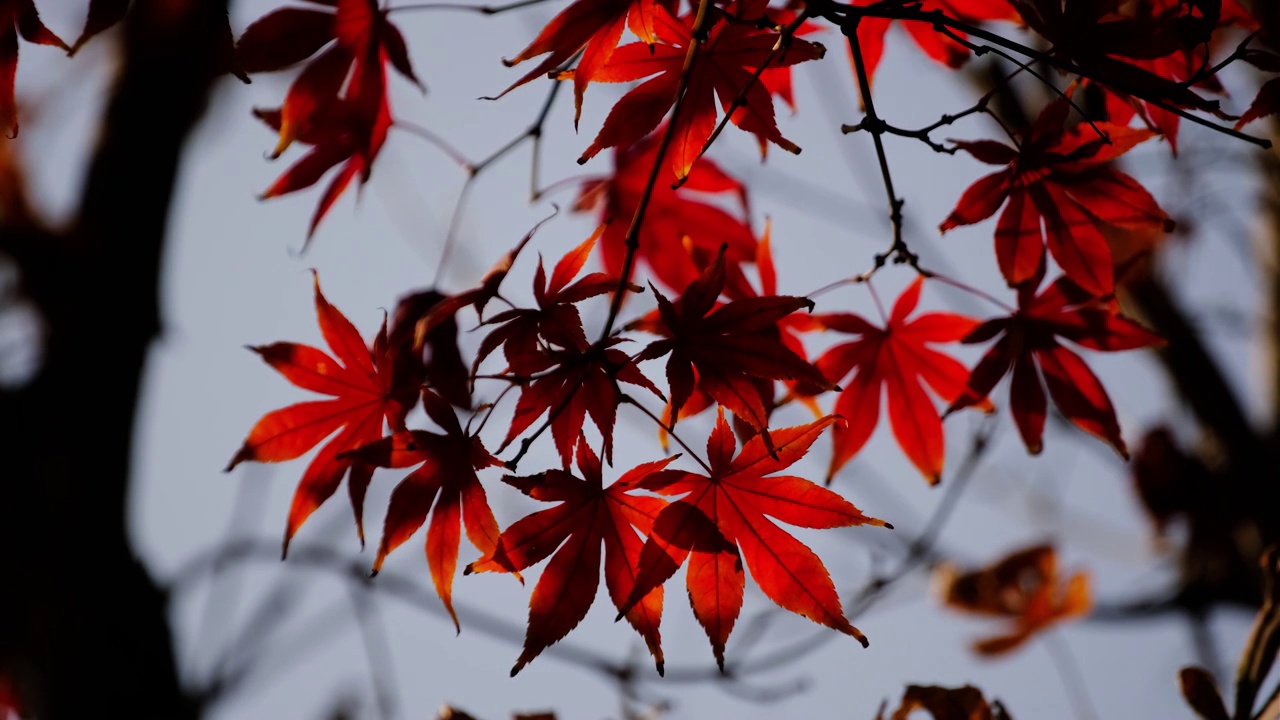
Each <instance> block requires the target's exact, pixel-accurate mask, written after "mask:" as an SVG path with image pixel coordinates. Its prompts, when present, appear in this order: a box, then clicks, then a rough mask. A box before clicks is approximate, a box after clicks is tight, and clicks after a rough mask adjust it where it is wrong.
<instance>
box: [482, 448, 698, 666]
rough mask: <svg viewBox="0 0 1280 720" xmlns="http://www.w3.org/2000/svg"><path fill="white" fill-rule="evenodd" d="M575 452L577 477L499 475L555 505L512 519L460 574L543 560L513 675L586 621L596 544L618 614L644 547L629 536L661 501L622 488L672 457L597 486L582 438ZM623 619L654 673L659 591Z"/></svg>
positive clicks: (597, 472) (596, 470)
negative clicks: (646, 651) (644, 650)
mask: <svg viewBox="0 0 1280 720" xmlns="http://www.w3.org/2000/svg"><path fill="white" fill-rule="evenodd" d="M577 455H578V457H577V459H578V469H579V470H580V471H581V473H582V477H581V478H579V477H577V476H575V475H573V474H571V473H569V472H567V471H562V470H547V471H546V472H542V473H538V474H537V475H531V476H523V477H517V476H513V475H508V476H507V477H505V478H503V481H504V482H506V483H507V484H508V485H511V486H512V487H514V488H516V489H518V490H520V491H521V492H523V493H524V494H525V495H528V496H530V497H532V498H533V499H535V500H541V501H543V502H558V503H560V505H557V506H556V507H554V508H551V509H548V510H541V511H538V512H535V513H533V514H532V515H529V516H527V517H525V518H523V519H521V520H519V521H517V522H516V523H515V524H513V525H512V526H511V527H509V528H507V529H506V530H505V531H504V532H503V533H502V536H501V537H500V538H498V543H497V546H496V547H495V548H494V550H493V552H492V553H490V554H489V555H486V556H485V557H483V558H481V559H479V560H477V561H475V562H473V563H471V564H470V565H468V566H467V569H466V570H465V572H466V573H472V572H517V571H520V570H524V569H526V568H529V567H532V566H533V565H536V564H537V563H540V562H542V561H543V560H545V559H546V558H547V557H548V556H550V557H551V561H550V562H549V563H547V568H546V570H545V571H544V572H543V573H542V577H541V578H539V579H538V584H537V585H536V586H534V588H533V596H532V597H531V598H530V600H529V629H528V632H527V633H526V635H525V641H524V651H523V652H521V653H520V658H519V659H518V660H517V661H516V664H515V667H513V668H511V674H512V675H513V676H514V675H515V674H516V673H518V672H519V671H520V669H521V668H523V667H524V666H525V665H527V664H528V663H529V662H530V661H532V660H533V659H534V658H535V657H537V656H538V654H539V653H541V652H542V651H543V650H544V649H546V648H547V647H549V646H550V645H552V644H553V643H556V642H558V641H559V640H560V639H562V638H563V637H564V636H565V635H567V634H568V633H569V632H570V631H571V630H573V628H575V627H577V626H578V623H580V622H582V619H583V618H584V617H586V615H587V610H589V609H590V608H591V604H592V602H593V601H594V600H595V597H596V588H597V587H598V585H599V582H600V560H601V558H600V555H601V550H600V549H601V547H602V546H603V548H604V580H605V587H606V588H608V591H609V597H610V599H612V600H613V604H614V605H615V606H616V607H618V609H619V610H621V609H622V604H623V603H624V602H625V601H626V600H627V598H628V597H630V596H631V593H632V591H633V590H634V589H635V584H636V576H637V575H636V574H637V572H638V569H639V562H640V549H641V547H643V545H644V541H643V539H642V538H641V536H640V535H637V534H636V532H637V531H639V532H640V533H641V534H643V535H646V536H647V535H648V534H649V530H650V529H651V528H652V526H653V519H654V518H655V517H657V516H658V513H659V512H661V511H662V508H664V507H665V506H666V501H664V500H661V499H659V498H655V497H647V496H642V495H632V494H630V493H629V491H630V490H632V489H634V488H635V486H636V484H637V483H640V482H642V481H644V480H645V479H646V478H648V477H649V476H651V475H654V474H655V473H658V472H659V471H662V470H663V469H664V468H666V466H667V465H669V464H670V463H671V462H672V461H673V460H675V459H676V457H679V456H678V455H677V456H673V457H669V458H666V459H664V460H659V461H657V462H649V463H643V464H641V465H637V466H636V467H634V468H632V469H630V470H628V471H627V472H625V473H623V475H622V476H621V477H619V478H618V479H617V480H616V481H614V482H613V484H612V485H610V486H609V487H608V488H605V487H604V481H603V478H602V473H601V466H600V458H599V457H597V456H596V454H595V453H593V452H592V451H591V448H590V447H589V446H588V445H587V440H586V438H585V437H580V439H579V440H578V453H577ZM552 553H554V555H553V554H552ZM625 615H626V618H627V621H628V622H629V623H631V626H632V627H634V628H635V630H636V632H638V633H640V636H641V637H642V638H644V641H645V644H646V645H648V647H649V652H650V653H651V654H652V655H653V658H654V662H655V663H656V664H657V668H658V674H659V675H661V674H662V668H663V657H662V638H661V636H660V634H659V632H658V625H659V623H660V622H661V621H662V588H661V587H657V588H654V589H653V590H651V591H650V592H649V593H648V594H647V595H645V596H644V598H643V599H641V600H640V601H639V602H637V603H635V604H634V605H633V606H632V607H631V608H630V609H629V610H628V611H627V612H626V613H625Z"/></svg>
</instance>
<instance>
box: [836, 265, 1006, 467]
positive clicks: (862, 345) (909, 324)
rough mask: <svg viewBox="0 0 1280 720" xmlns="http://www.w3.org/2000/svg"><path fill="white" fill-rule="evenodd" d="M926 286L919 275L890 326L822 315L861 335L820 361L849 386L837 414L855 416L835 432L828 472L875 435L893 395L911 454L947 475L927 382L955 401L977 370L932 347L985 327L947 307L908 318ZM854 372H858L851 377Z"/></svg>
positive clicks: (893, 417)
mask: <svg viewBox="0 0 1280 720" xmlns="http://www.w3.org/2000/svg"><path fill="white" fill-rule="evenodd" d="M923 284H924V278H917V279H916V281H915V282H913V283H912V284H911V285H910V286H909V287H908V288H907V289H906V290H905V291H903V293H902V295H900V296H899V297H898V301H897V302H896V303H894V305H893V310H892V312H890V314H889V317H888V318H887V319H886V320H885V326H884V327H883V328H881V327H877V326H875V325H873V324H872V323H870V322H868V321H867V320H865V319H863V318H862V317H861V316H860V315H855V314H852V313H832V314H824V315H818V316H816V317H815V318H814V319H815V320H817V321H818V322H819V323H821V324H822V325H823V326H824V327H826V328H828V329H830V330H835V331H836V332H842V333H849V334H853V335H858V336H860V337H859V338H858V339H857V340H854V341H853V342H847V343H841V344H839V345H836V346H834V347H832V348H831V349H830V350H827V351H826V352H825V353H823V355H822V357H819V358H818V360H817V361H816V362H815V364H816V365H817V367H818V369H819V370H821V371H822V372H823V374H825V375H826V376H827V378H828V379H830V380H831V381H832V382H836V383H841V384H842V387H843V388H844V390H842V391H841V393H840V397H839V399H838V400H836V405H835V413H836V414H837V415H839V416H841V417H843V418H845V420H846V421H848V424H847V425H845V426H844V427H840V426H837V427H836V428H835V431H834V432H833V433H832V439H833V440H834V442H835V452H834V453H833V454H832V456H831V465H830V468H829V469H828V470H827V479H828V481H830V479H831V478H832V477H834V476H835V474H836V473H837V472H839V470H840V468H842V467H844V464H845V463H847V462H848V461H849V460H850V459H851V458H852V457H853V456H854V455H856V454H857V453H858V451H859V450H861V449H862V446H863V445H865V444H866V442H867V440H868V439H869V438H870V437H871V433H872V431H873V430H875V428H876V425H877V424H878V423H879V421H880V402H881V401H880V396H881V395H882V394H884V395H887V396H888V406H889V422H890V424H891V426H892V427H893V435H894V437H895V438H897V440H898V446H899V447H901V448H902V452H903V454H905V455H906V456H907V458H908V459H909V460H911V463H912V464H913V465H915V466H916V469H918V470H919V471H920V472H921V473H922V474H923V475H924V476H925V478H926V479H927V480H928V481H929V482H930V483H931V484H936V483H937V482H938V481H939V480H941V479H942V462H943V457H944V455H945V444H944V442H945V441H944V438H943V430H942V419H941V417H940V416H939V414H938V410H937V408H936V407H935V405H934V402H933V399H932V398H930V397H929V394H928V393H926V392H925V389H924V387H925V385H926V384H927V385H928V386H929V387H930V388H931V389H932V390H933V392H934V393H935V394H936V395H937V396H938V397H940V398H942V400H943V401H945V402H947V403H950V402H953V401H955V400H956V398H958V397H959V396H960V393H961V392H962V391H963V390H964V387H965V381H966V380H967V379H968V377H969V371H968V370H966V369H965V367H964V365H961V364H960V363H959V362H958V361H957V360H955V359H953V358H951V357H950V356H948V355H944V354H942V353H940V352H938V351H937V350H934V349H932V348H930V347H928V346H929V345H930V344H933V343H953V342H958V341H960V340H961V339H963V338H964V337H966V336H967V335H968V334H969V333H970V332H972V331H973V329H974V328H975V327H977V326H978V321H977V320H974V319H972V318H968V317H965V316H963V315H956V314H953V313H941V312H933V313H924V314H922V315H917V316H916V317H915V318H913V319H908V318H909V316H910V315H911V313H912V312H914V311H915V309H916V304H917V303H918V302H919V301H920V288H921V287H922V286H923ZM850 374H852V378H851V379H849V380H848V381H846V378H849V376H850ZM986 409H988V410H989V409H990V403H986Z"/></svg>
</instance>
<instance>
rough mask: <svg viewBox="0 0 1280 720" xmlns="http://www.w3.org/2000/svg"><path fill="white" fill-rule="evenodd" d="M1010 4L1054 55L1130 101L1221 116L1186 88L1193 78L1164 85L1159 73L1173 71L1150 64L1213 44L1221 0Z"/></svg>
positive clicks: (1020, 0)
mask: <svg viewBox="0 0 1280 720" xmlns="http://www.w3.org/2000/svg"><path fill="white" fill-rule="evenodd" d="M1009 2H1010V4H1012V5H1013V6H1014V8H1015V9H1016V10H1017V11H1018V14H1019V15H1020V16H1021V17H1022V20H1023V22H1024V23H1025V24H1026V25H1027V26H1028V27H1029V28H1031V29H1032V30H1034V31H1035V32H1036V33H1038V34H1039V35H1040V36H1042V37H1044V38H1045V39H1046V40H1048V41H1049V42H1050V43H1051V44H1052V46H1053V47H1052V49H1051V50H1050V54H1051V55H1055V56H1059V57H1062V58H1064V59H1067V60H1069V61H1071V62H1072V63H1073V64H1075V65H1076V66H1077V67H1079V68H1080V69H1081V70H1082V71H1083V72H1082V74H1083V75H1084V76H1086V77H1089V78H1092V79H1094V80H1095V81H1097V82H1100V83H1102V84H1104V85H1107V86H1108V87H1109V88H1111V89H1112V90H1113V91H1115V92H1117V93H1120V94H1122V95H1125V96H1130V95H1131V96H1134V97H1137V98H1138V99H1140V100H1143V101H1147V102H1152V101H1159V102H1160V103H1163V104H1165V105H1171V106H1175V107H1183V108H1193V109H1196V110H1203V111H1206V112H1212V113H1216V114H1219V115H1221V113H1220V112H1219V111H1218V102H1217V101H1215V100H1208V99H1205V98H1203V97H1201V96H1200V95H1198V94H1196V92H1195V91H1193V90H1192V89H1191V87H1189V86H1188V84H1187V83H1186V82H1183V81H1184V80H1186V79H1187V78H1173V77H1163V76H1162V75H1160V74H1157V73H1159V72H1164V71H1167V70H1169V69H1170V68H1169V67H1168V66H1161V65H1159V64H1154V65H1153V64H1152V61H1156V60H1159V59H1161V58H1166V57H1168V56H1170V55H1175V54H1178V53H1184V52H1195V47H1196V46H1197V45H1202V44H1204V43H1207V42H1209V40H1210V39H1211V38H1212V35H1213V31H1214V30H1215V29H1216V27H1217V25H1218V23H1219V22H1220V19H1221V10H1222V5H1223V4H1222V3H1221V2H1218V0H1211V1H1210V2H1181V1H1180V0H1173V1H1166V0H1155V1H1153V2H1152V1H1148V2H1139V3H1123V2H1120V0H1096V1H1093V2H1065V3H1064V2H1062V0H1009ZM1210 6H1212V7H1213V8H1214V9H1212V10H1210ZM1143 65H1145V67H1143Z"/></svg>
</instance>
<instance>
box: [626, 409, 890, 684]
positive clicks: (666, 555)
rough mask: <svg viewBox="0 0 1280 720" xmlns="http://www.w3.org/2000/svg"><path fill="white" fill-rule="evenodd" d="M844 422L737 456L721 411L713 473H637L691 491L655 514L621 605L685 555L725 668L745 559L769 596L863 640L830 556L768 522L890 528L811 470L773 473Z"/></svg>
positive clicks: (788, 432) (659, 487) (751, 445)
mask: <svg viewBox="0 0 1280 720" xmlns="http://www.w3.org/2000/svg"><path fill="white" fill-rule="evenodd" d="M837 420H838V419H837V418H835V417H833V416H828V417H825V418H822V419H821V420H818V421H817V422H814V423H810V424H808V425H801V426H798V427H792V428H784V429H781V430H774V431H773V432H772V435H773V440H774V446H773V448H772V449H771V448H769V447H767V446H766V445H765V443H764V438H763V436H761V435H757V436H756V437H753V438H752V439H750V440H748V441H747V443H746V444H745V445H744V446H743V447H742V451H741V452H740V453H738V455H737V457H734V449H735V448H736V445H737V444H736V443H735V441H734V437H733V431H732V430H730V429H729V423H727V422H725V418H724V412H723V410H722V411H721V412H720V416H719V418H718V419H717V421H716V427H715V429H714V430H713V431H712V433H711V436H710V437H709V438H708V439H707V459H708V462H709V464H710V474H709V475H699V474H697V473H690V472H664V473H658V474H654V475H650V476H649V477H647V478H645V479H643V480H640V481H638V482H637V483H636V487H638V488H642V489H645V490H652V491H654V492H657V493H661V494H663V495H683V497H681V498H680V499H679V500H676V501H674V502H672V503H671V504H670V505H668V506H667V507H666V508H665V509H663V510H662V512H661V513H659V514H658V516H657V518H656V519H655V520H654V523H653V530H652V532H651V533H650V535H649V539H648V540H647V541H646V542H645V546H644V548H643V550H642V551H641V553H640V569H639V573H638V575H637V579H636V587H635V589H634V590H632V592H631V595H630V597H628V598H627V601H626V602H625V603H624V604H623V606H622V607H621V608H619V609H620V610H622V611H624V612H626V611H630V610H631V608H632V607H634V606H635V604H636V603H638V602H639V601H640V600H641V599H642V598H644V597H645V596H646V595H648V593H649V592H651V591H652V590H653V589H654V588H657V587H659V586H661V585H662V584H663V583H664V582H666V581H667V579H668V578H670V577H671V576H672V575H674V574H675V573H676V571H677V570H678V569H679V568H680V566H682V565H684V564H685V563H686V561H687V562H688V565H689V569H688V576H687V585H688V588H689V601H690V603H691V604H692V605H693V613H694V615H695V616H696V617H697V619H698V622H699V623H701V624H702V627H703V628H704V629H705V630H706V631H707V637H708V638H710V640H711V648H712V652H713V653H714V654H715V657H716V662H717V663H718V664H719V665H720V667H721V669H723V668H724V648H725V643H726V642H727V641H728V639H729V634H730V632H731V631H732V630H733V625H734V623H735V622H736V621H737V618H738V613H739V612H740V611H741V609H742V593H743V587H744V576H743V572H742V564H743V561H744V560H745V561H746V566H747V569H749V570H750V571H751V577H752V578H753V579H754V580H755V581H756V584H757V585H759V586H760V589H761V590H762V591H764V594H765V595H766V596H768V597H769V599H770V600H773V601H774V602H776V603H777V604H778V605H780V606H781V607H783V608H784V609H786V610H790V611H791V612H794V613H797V614H799V615H803V616H804V617H807V618H809V619H810V620H813V621H814V622H817V623H821V624H823V625H826V626H828V627H831V628H834V629H836V630H839V631H840V632H843V633H845V634H847V635H851V636H853V637H855V638H857V639H858V641H859V642H861V643H862V644H863V645H864V646H865V645H866V644H867V640H866V638H865V637H864V636H863V635H862V633H861V632H859V631H858V629H857V628H855V627H854V626H853V625H851V624H849V621H848V619H847V618H845V616H844V611H843V609H842V608H841V606H840V597H839V595H838V594H837V593H836V588H835V585H834V584H833V583H832V582H831V576H830V575H829V574H828V573H827V569H826V567H825V566H823V564H822V561H821V560H819V559H818V556H817V555H815V554H814V553H813V551H812V550H810V549H809V548H808V547H806V546H805V545H804V544H803V543H801V542H800V541H799V540H797V539H795V538H794V537H792V536H791V535H790V534H788V533H787V532H786V531H785V530H783V529H782V528H780V527H778V526H777V525H776V524H774V522H773V520H770V518H774V519H776V520H780V521H782V522H784V523H787V524H788V525H795V526H797V527H806V528H835V527H850V526H854V525H882V526H886V527H890V526H889V525H888V524H887V523H885V522H884V521H883V520H877V519H875V518H869V517H867V516H865V515H863V514H862V512H861V511H860V510H858V508H856V507H854V506H853V505H852V504H851V503H849V502H848V501H847V500H845V499H844V498H842V497H840V496H839V495H837V494H836V493H834V492H831V491H830V490H827V489H825V488H823V487H820V486H818V485H815V484H813V483H811V482H809V481H808V480H805V479H804V478H799V477H794V476H789V475H774V473H776V472H779V471H781V470H785V469H786V468H788V467H790V466H791V465H793V464H795V463H796V461H798V460H800V458H802V457H804V455H805V454H806V453H807V452H808V451H809V448H810V446H812V445H813V443H814V441H815V440H817V439H818V436H819V435H821V434H822V431H823V430H824V429H826V428H827V427H828V426H829V425H831V424H833V423H835V422H836V421H837ZM771 450H772V451H771ZM766 516H768V517H766Z"/></svg>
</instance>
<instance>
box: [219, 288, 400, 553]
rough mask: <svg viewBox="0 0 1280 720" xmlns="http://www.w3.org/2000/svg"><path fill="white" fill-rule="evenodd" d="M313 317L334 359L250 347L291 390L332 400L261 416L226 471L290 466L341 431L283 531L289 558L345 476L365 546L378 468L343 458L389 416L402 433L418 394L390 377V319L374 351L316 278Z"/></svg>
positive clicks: (314, 467) (304, 348) (297, 494)
mask: <svg viewBox="0 0 1280 720" xmlns="http://www.w3.org/2000/svg"><path fill="white" fill-rule="evenodd" d="M316 315H317V316H318V318H319V322H320V332H321V334H323V335H324V339H325V342H326V343H327V344H328V345H329V347H330V349H332V351H333V354H334V355H336V356H337V359H336V360H335V359H334V358H333V357H332V356H330V355H329V354H328V353H326V352H324V351H323V350H318V349H316V348H314V347H311V346H309V345H298V344H294V343H285V342H278V343H273V344H271V345H264V346H262V347H255V348H251V349H252V350H253V351H254V352H256V353H258V354H259V355H261V356H262V359H263V360H265V361H266V362H267V364H269V365H270V366H271V367H273V368H275V369H276V370H277V371H278V372H279V373H280V374H281V375H284V376H285V379H287V380H288V381H289V382H291V383H293V384H294V385H297V386H298V387H301V388H304V389H306V390H311V391H313V392H318V393H321V394H324V395H332V396H333V398H332V399H329V400H315V401H310V402H303V403H298V404H297V405H290V406H289V407H286V408H281V409H280V410H276V411H274V412H270V413H267V414H266V415H264V416H262V419H261V420H259V421H258V422H257V424H255V425H254V426H253V429H252V430H250V431H249V436H248V437H247V438H245V441H244V445H243V446H242V447H241V448H240V450H239V451H237V452H236V454H235V457H233V458H231V462H230V464H228V465H227V470H228V471H230V470H231V469H232V468H234V467H235V466H236V465H238V464H240V463H241V462H244V461H246V460H253V461H256V462H281V461H284V460H293V459H294V458H297V457H298V456H300V455H302V454H303V453H305V452H307V451H308V450H310V449H311V448H313V447H315V446H316V445H318V444H319V443H320V442H321V441H323V440H324V439H325V438H327V437H329V436H330V435H333V434H334V433H335V432H337V435H334V437H333V439H332V440H330V441H329V442H328V443H326V444H325V445H324V447H322V448H321V449H320V452H319V453H318V454H317V455H316V456H315V458H314V459H312V461H311V464H310V465H308V466H307V470H306V472H305V473H303V475H302V480H301V481H300V482H299V483H298V489H297V490H295V491H294V494H293V503H292V505H291V506H290V508H289V521H288V523H287V525H286V526H285V533H284V552H286V553H287V552H288V550H289V541H290V539H292V537H293V535H294V533H295V532H297V531H298V528H299V527H300V526H301V525H302V523H303V522H304V521H305V520H306V519H307V518H308V517H309V516H310V515H311V513H312V512H314V511H315V509H316V508H318V507H320V505H321V504H322V503H324V501H326V500H328V499H329V498H330V497H331V496H332V495H333V493H334V492H335V491H336V490H337V489H338V484H339V483H340V482H342V478H343V476H344V475H346V474H347V471H348V470H350V471H351V474H350V478H349V480H348V482H347V485H348V489H349V490H350V495H351V507H352V510H354V512H355V519H356V531H357V532H358V533H359V535H360V542H361V543H363V542H364V523H363V516H364V496H365V490H366V489H368V487H369V480H370V478H372V476H373V468H372V466H370V465H369V464H368V463H362V462H353V461H352V460H351V459H350V458H347V457H343V456H342V453H344V452H346V451H348V450H352V449H354V448H357V447H360V446H361V445H365V444H368V443H370V442H373V441H374V440H377V439H378V438H381V437H382V435H383V420H384V418H385V420H386V424H387V425H389V426H390V427H391V428H392V429H396V430H399V429H403V428H404V417H405V415H406V414H408V412H409V408H410V406H412V404H413V399H414V396H415V395H416V394H417V385H416V384H411V383H402V382H399V380H400V378H398V377H396V373H394V372H393V367H394V364H395V362H394V358H393V355H392V353H390V352H389V351H388V346H387V342H386V323H385V321H384V322H383V326H382V329H381V330H380V331H379V332H378V334H377V335H376V336H375V337H374V344H373V351H372V352H370V350H369V348H368V347H366V346H365V343H364V340H362V339H361V338H360V333H359V331H357V330H356V328H355V326H354V325H352V324H351V321H349V320H347V318H346V317H345V316H344V315H343V314H342V313H341V312H339V311H338V309H337V308H335V307H333V306H332V305H330V304H329V302H328V301H327V300H325V298H324V295H322V294H321V293H320V280H319V277H317V278H316Z"/></svg>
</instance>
